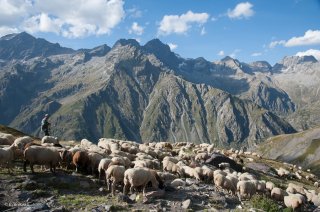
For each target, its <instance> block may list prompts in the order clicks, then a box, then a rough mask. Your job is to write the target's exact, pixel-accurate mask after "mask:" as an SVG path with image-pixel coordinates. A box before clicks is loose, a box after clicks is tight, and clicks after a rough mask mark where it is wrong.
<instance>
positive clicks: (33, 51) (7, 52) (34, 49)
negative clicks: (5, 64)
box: [0, 32, 75, 60]
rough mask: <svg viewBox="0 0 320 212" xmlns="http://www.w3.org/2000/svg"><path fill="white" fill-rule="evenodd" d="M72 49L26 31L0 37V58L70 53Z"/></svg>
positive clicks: (9, 58)
mask: <svg viewBox="0 0 320 212" xmlns="http://www.w3.org/2000/svg"><path fill="white" fill-rule="evenodd" d="M73 52H75V51H74V50H73V49H69V48H64V47H61V46H60V45H59V44H58V43H55V44H53V43H50V42H48V41H46V40H44V39H42V38H35V37H33V36H31V35H30V34H28V33H26V32H21V33H18V34H10V35H6V36H4V37H2V38H0V59H4V60H11V59H30V58H34V57H39V56H43V57H47V56H51V55H57V54H70V53H73Z"/></svg>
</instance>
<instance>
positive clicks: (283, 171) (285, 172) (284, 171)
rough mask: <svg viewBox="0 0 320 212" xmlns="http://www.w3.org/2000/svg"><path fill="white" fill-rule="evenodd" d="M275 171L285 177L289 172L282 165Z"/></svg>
mask: <svg viewBox="0 0 320 212" xmlns="http://www.w3.org/2000/svg"><path fill="white" fill-rule="evenodd" d="M276 171H277V174H278V175H279V176H280V177H286V176H288V175H289V174H290V172H289V171H288V170H286V169H284V168H282V167H280V168H279V169H276Z"/></svg>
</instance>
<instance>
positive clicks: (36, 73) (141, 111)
mask: <svg viewBox="0 0 320 212" xmlns="http://www.w3.org/2000/svg"><path fill="white" fill-rule="evenodd" d="M319 78H320V62H319V61H317V60H316V59H315V58H314V57H312V56H304V57H297V56H291V57H285V58H284V59H283V60H282V61H280V62H279V63H277V64H275V65H274V66H271V65H270V64H269V63H268V62H265V61H257V62H253V63H243V62H240V61H238V60H236V59H233V58H231V57H225V58H224V59H222V60H220V61H214V62H210V61H207V60H205V59H204V58H201V57H200V58H196V59H185V58H182V57H180V56H179V55H177V54H175V53H174V52H172V51H171V50H170V48H169V46H168V45H166V44H163V43H162V42H161V41H160V40H158V39H154V40H151V41H149V42H147V43H146V44H145V45H143V46H141V45H140V44H139V43H138V42H137V41H136V40H133V39H120V40H118V41H117V42H116V43H115V44H114V45H113V46H112V47H109V46H107V45H101V46H98V47H95V48H93V49H79V50H73V49H70V48H64V47H61V46H60V45H59V44H52V43H50V42H48V41H46V40H44V39H40V38H35V37H33V36H31V35H29V34H27V33H25V32H22V33H19V34H10V35H6V36H4V37H2V38H0V111H1V113H0V124H4V125H8V126H10V127H14V128H16V129H19V130H21V131H23V132H26V133H28V134H32V135H35V136H40V135H42V134H41V132H40V122H41V119H42V117H43V115H44V114H45V113H49V114H50V115H51V117H50V122H51V123H52V127H51V130H52V133H53V134H54V135H56V136H58V137H59V138H61V139H64V140H70V139H75V140H79V139H82V138H88V139H89V140H92V141H94V142H97V139H98V138H100V137H113V138H119V139H127V140H134V141H137V142H149V141H170V142H177V141H189V142H194V143H202V142H207V143H214V144H216V145H217V146H250V145H253V144H254V143H256V142H260V141H262V140H264V139H266V138H268V137H270V136H273V135H279V134H287V133H294V132H296V131H300V130H305V129H310V128H313V127H315V126H317V125H318V124H319V121H320V113H319V112H320V111H319V110H320V109H319V106H320V101H319V99H320V98H319V96H318V95H319V94H318V93H319V92H318V91H319V89H320V79H319Z"/></svg>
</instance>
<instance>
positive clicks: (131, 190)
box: [130, 186, 133, 194]
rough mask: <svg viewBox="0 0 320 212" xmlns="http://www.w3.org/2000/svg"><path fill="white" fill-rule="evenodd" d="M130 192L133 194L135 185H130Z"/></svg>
mask: <svg viewBox="0 0 320 212" xmlns="http://www.w3.org/2000/svg"><path fill="white" fill-rule="evenodd" d="M130 192H131V194H133V186H130Z"/></svg>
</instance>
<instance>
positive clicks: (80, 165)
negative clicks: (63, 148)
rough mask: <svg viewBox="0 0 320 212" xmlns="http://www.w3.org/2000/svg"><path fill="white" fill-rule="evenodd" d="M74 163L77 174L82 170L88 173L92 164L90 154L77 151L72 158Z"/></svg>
mask: <svg viewBox="0 0 320 212" xmlns="http://www.w3.org/2000/svg"><path fill="white" fill-rule="evenodd" d="M72 163H73V164H74V165H75V166H76V172H78V171H80V169H82V170H83V171H87V170H88V166H89V164H90V160H89V156H88V153H87V152H86V151H77V152H76V153H74V155H73V157H72Z"/></svg>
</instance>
